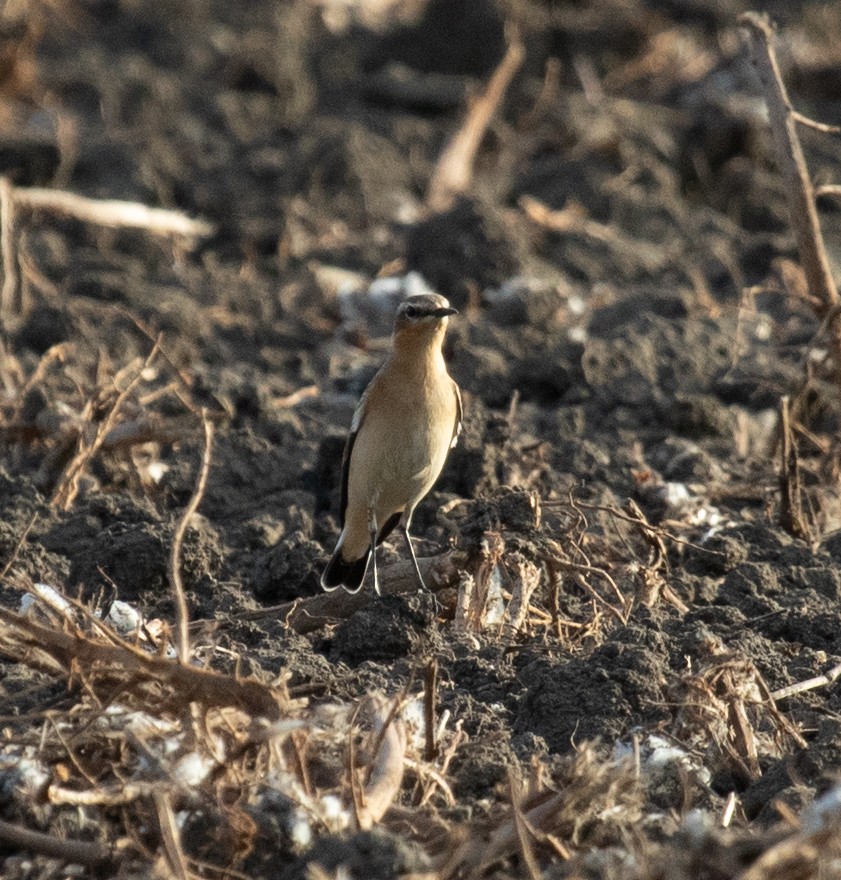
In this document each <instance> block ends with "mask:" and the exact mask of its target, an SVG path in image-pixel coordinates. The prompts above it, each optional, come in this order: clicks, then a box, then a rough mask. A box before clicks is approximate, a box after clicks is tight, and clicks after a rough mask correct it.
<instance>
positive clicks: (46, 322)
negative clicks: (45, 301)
mask: <svg viewBox="0 0 841 880" xmlns="http://www.w3.org/2000/svg"><path fill="white" fill-rule="evenodd" d="M72 326H73V325H72V322H71V320H70V317H69V316H68V314H67V312H65V311H64V310H63V309H57V308H55V307H54V306H46V305H42V306H39V307H38V308H36V309H32V310H31V311H30V312H29V314H28V315H27V316H26V319H25V321H24V322H23V324H22V325H21V326H20V328H19V329H18V331H17V333H16V334H15V341H16V343H17V345H20V346H21V347H22V348H28V349H30V350H31V351H34V352H35V353H36V354H43V353H44V352H45V351H46V350H47V349H48V348H52V346H54V345H58V343H59V342H64V341H65V339H67V338H68V336H69V335H70V333H71V331H72Z"/></svg>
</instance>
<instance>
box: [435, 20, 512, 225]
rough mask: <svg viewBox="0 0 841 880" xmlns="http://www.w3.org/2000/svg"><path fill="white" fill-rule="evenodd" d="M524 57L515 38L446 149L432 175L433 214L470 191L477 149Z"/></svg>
mask: <svg viewBox="0 0 841 880" xmlns="http://www.w3.org/2000/svg"><path fill="white" fill-rule="evenodd" d="M525 55H526V53H525V48H524V47H523V44H522V42H521V41H520V38H519V36H518V35H514V36H513V38H512V39H511V41H510V42H509V44H508V48H507V49H506V51H505V55H504V56H503V58H502V61H501V62H500V64H499V67H497V69H496V70H495V71H494V74H493V76H492V77H491V79H490V82H489V83H488V85H487V88H486V89H485V91H484V92H483V93H482V94H481V95H480V96H479V97H478V98H477V99H476V100H475V101H474V102H473V105H472V106H471V107H470V109H469V110H468V112H467V116H466V118H465V120H464V123H463V124H462V126H461V128H460V129H459V130H458V131H457V132H456V133H455V134H454V135H453V137H452V139H451V140H450V142H449V143H448V144H447V146H446V147H445V149H444V152H443V153H442V154H441V156H440V158H439V159H438V164H437V165H436V166H435V170H434V171H433V172H432V177H431V179H430V181H429V188H428V189H427V191H426V204H427V205H428V206H429V207H430V208H431V209H432V210H433V211H446V210H447V209H448V208H449V207H450V206H451V205H452V203H453V201H454V200H455V198H456V196H458V195H460V194H461V193H464V192H466V191H467V190H468V188H469V187H470V181H471V179H472V177H473V161H474V160H475V158H476V153H477V151H478V149H479V145H480V144H481V142H482V138H483V137H484V135H485V132H486V131H487V128H488V125H489V124H490V121H491V119H492V118H493V115H494V113H495V112H496V109H497V107H499V105H500V103H501V102H502V99H503V97H504V96H505V92H506V90H507V89H508V86H509V85H510V84H511V80H512V79H513V78H514V74H515V73H516V72H517V71H518V70H519V69H520V65H521V64H522V63H523V59H524V58H525Z"/></svg>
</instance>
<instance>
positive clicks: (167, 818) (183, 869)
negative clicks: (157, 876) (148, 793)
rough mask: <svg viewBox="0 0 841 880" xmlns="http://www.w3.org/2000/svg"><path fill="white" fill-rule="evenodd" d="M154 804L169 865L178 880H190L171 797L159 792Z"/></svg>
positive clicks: (155, 795) (156, 794)
mask: <svg viewBox="0 0 841 880" xmlns="http://www.w3.org/2000/svg"><path fill="white" fill-rule="evenodd" d="M154 802H155V812H156V813H157V814H158V827H159V828H160V832H161V846H162V847H163V851H164V857H165V858H166V862H167V865H168V866H169V869H170V871H171V872H172V874H173V875H174V876H175V877H176V878H177V880H189V877H190V872H189V871H188V870H187V860H186V858H185V857H184V850H183V849H182V848H181V835H180V834H179V832H178V825H177V824H176V822H175V813H174V812H173V811H172V804H171V803H170V800H169V795H168V794H167V793H166V792H165V791H160V790H158V791H156V792H155V794H154Z"/></svg>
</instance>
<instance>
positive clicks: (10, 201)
mask: <svg viewBox="0 0 841 880" xmlns="http://www.w3.org/2000/svg"><path fill="white" fill-rule="evenodd" d="M0 248H2V249H3V289H2V292H0V317H4V318H5V317H8V316H9V315H17V314H20V312H21V311H22V310H23V302H22V301H21V286H20V283H19V280H18V251H17V244H16V242H15V198H14V190H13V188H12V184H11V183H10V182H9V179H8V177H0Z"/></svg>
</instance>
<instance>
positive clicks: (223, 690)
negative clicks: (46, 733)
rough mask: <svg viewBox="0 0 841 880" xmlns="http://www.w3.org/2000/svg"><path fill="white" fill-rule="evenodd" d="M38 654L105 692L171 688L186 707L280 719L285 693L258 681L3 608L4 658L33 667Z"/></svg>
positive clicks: (0, 646) (0, 650) (0, 635)
mask: <svg viewBox="0 0 841 880" xmlns="http://www.w3.org/2000/svg"><path fill="white" fill-rule="evenodd" d="M115 638H116V637H115ZM34 651H38V652H40V653H41V654H42V655H44V656H46V657H48V658H49V659H50V661H52V662H51V665H50V669H49V671H50V672H52V673H53V674H55V672H56V670H57V669H61V670H62V671H63V672H64V673H66V674H67V675H68V676H69V675H70V674H71V670H73V669H74V668H78V667H81V668H83V669H85V670H87V671H88V673H89V679H90V680H91V681H92V680H94V678H96V679H97V680H101V681H103V683H104V689H105V690H108V689H110V690H113V688H114V685H115V683H119V684H120V686H121V687H123V688H124V689H125V690H127V691H131V690H137V691H143V690H144V688H146V687H148V686H149V685H150V684H154V685H155V686H156V687H157V688H160V687H167V688H169V689H170V690H171V691H173V692H174V693H175V695H176V700H177V701H178V702H181V704H182V705H183V702H184V701H185V700H186V701H187V702H191V701H196V702H202V703H204V704H206V705H208V706H239V707H241V708H243V709H245V710H247V711H249V712H251V713H252V714H255V715H261V716H263V717H264V718H267V719H269V720H270V721H276V720H278V719H279V718H280V702H281V701H282V700H283V699H284V694H283V692H282V691H281V690H277V689H273V688H269V687H267V686H266V685H264V684H263V683H262V682H260V681H257V680H256V679H253V678H246V679H238V678H234V677H232V676H228V675H221V674H220V673H217V672H213V671H211V670H207V669H197V668H195V667H193V666H185V665H183V664H181V663H178V662H175V661H173V660H169V659H167V658H166V657H160V656H156V655H153V654H147V653H145V652H144V651H142V650H140V649H139V648H135V647H133V646H132V645H129V644H126V643H125V642H118V643H117V644H110V645H109V644H103V643H101V642H96V641H94V640H92V639H90V638H88V637H87V636H85V635H83V634H81V633H73V632H64V631H59V630H55V629H51V628H50V627H48V626H42V625H41V624H39V623H36V622H35V621H33V620H30V619H29V618H26V617H23V616H22V615H20V614H16V613H15V612H13V611H10V610H9V609H7V608H2V607H0V654H2V655H3V656H6V657H9V658H11V659H12V660H15V661H18V662H31V660H32V654H33V652H34ZM159 699H160V698H159Z"/></svg>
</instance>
